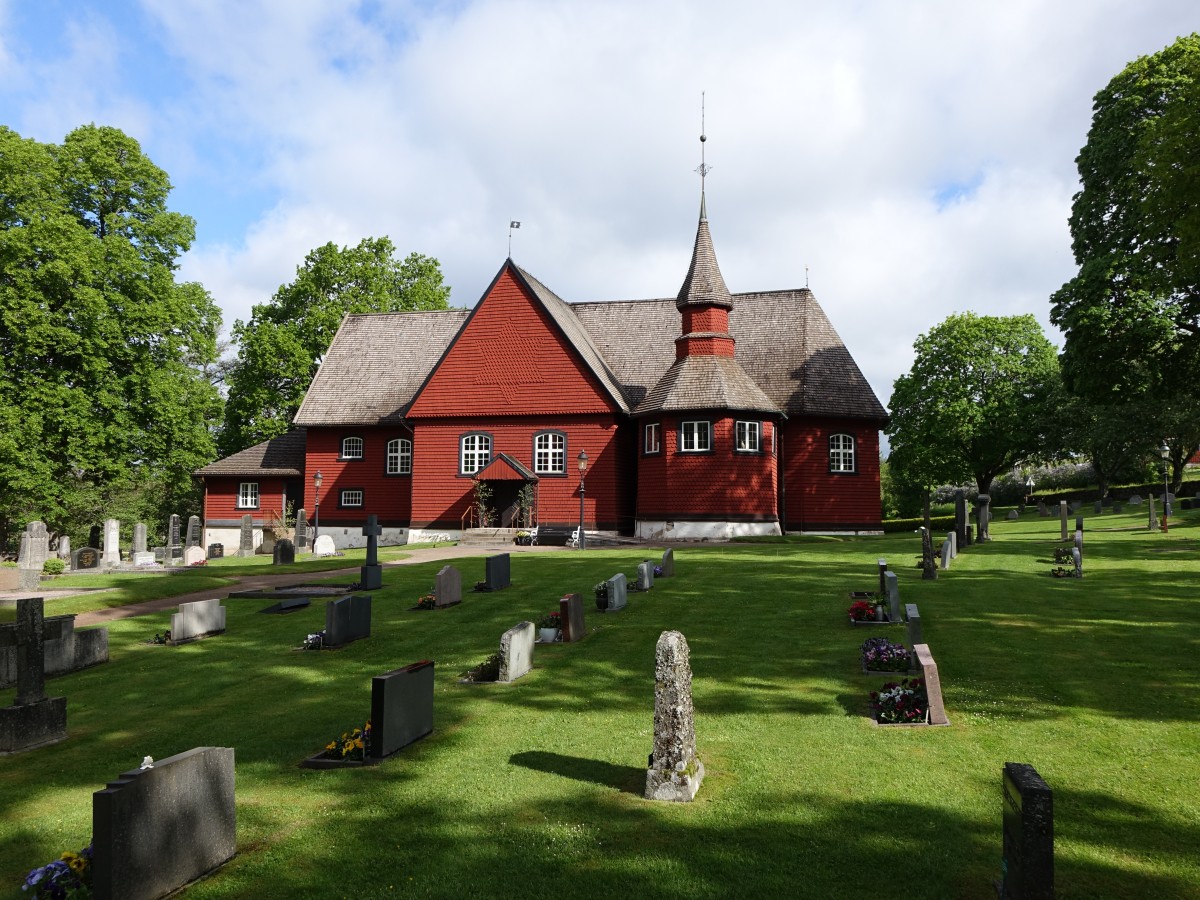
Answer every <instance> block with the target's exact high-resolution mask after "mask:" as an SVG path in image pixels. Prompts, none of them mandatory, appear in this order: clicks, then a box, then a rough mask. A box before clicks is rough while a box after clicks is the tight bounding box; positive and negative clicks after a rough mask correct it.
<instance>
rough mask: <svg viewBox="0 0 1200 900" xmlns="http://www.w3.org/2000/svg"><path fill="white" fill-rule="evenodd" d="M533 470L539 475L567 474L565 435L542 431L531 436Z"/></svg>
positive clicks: (559, 432)
mask: <svg viewBox="0 0 1200 900" xmlns="http://www.w3.org/2000/svg"><path fill="white" fill-rule="evenodd" d="M533 471H535V472H536V473H537V474H539V475H566V474H567V436H566V435H565V434H563V433H562V432H561V431H543V432H541V433H540V434H535V435H534V436H533Z"/></svg>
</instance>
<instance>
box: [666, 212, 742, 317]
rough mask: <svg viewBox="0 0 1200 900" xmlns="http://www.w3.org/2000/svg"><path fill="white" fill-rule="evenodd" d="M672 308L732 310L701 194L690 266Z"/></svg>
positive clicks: (731, 301) (730, 298)
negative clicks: (709, 307) (711, 307)
mask: <svg viewBox="0 0 1200 900" xmlns="http://www.w3.org/2000/svg"><path fill="white" fill-rule="evenodd" d="M675 305H676V306H678V307H679V308H680V309H683V308H684V307H685V306H723V307H725V308H726V309H729V308H730V307H732V306H733V298H732V297H731V296H730V294H729V288H727V287H726V286H725V279H724V278H723V277H722V276H721V269H720V267H719V266H718V265H717V253H716V251H715V250H714V249H713V242H712V234H710V233H709V230H708V216H707V215H706V214H705V212H704V195H703V194H701V196H700V225H699V227H697V228H696V244H695V246H694V247H693V248H692V262H691V265H690V266H688V273H687V276H686V277H685V278H684V279H683V286H682V287H680V289H679V296H678V297H676V298H675Z"/></svg>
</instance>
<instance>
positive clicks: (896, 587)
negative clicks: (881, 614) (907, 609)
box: [883, 572, 900, 622]
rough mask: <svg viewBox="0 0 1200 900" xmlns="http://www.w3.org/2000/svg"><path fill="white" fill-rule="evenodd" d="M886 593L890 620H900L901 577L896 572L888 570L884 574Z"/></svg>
mask: <svg viewBox="0 0 1200 900" xmlns="http://www.w3.org/2000/svg"><path fill="white" fill-rule="evenodd" d="M883 583H884V594H885V595H886V596H887V606H888V621H889V622H899V621H900V579H899V578H898V577H897V575H896V573H895V572H886V573H884V576H883Z"/></svg>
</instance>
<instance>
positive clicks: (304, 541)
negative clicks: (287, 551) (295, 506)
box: [296, 510, 308, 550]
mask: <svg viewBox="0 0 1200 900" xmlns="http://www.w3.org/2000/svg"><path fill="white" fill-rule="evenodd" d="M307 547H308V513H306V512H305V511H304V510H300V512H298V513H296V549H297V550H304V549H305V548H307Z"/></svg>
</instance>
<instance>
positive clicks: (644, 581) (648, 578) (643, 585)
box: [637, 560, 654, 591]
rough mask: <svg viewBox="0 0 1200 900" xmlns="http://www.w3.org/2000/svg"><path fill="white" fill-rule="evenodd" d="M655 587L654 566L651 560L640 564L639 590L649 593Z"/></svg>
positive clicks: (638, 575)
mask: <svg viewBox="0 0 1200 900" xmlns="http://www.w3.org/2000/svg"><path fill="white" fill-rule="evenodd" d="M652 587H654V564H653V563H652V562H650V561H649V560H646V561H645V562H640V563H638V574H637V589H638V590H639V591H648V590H650V588H652Z"/></svg>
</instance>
